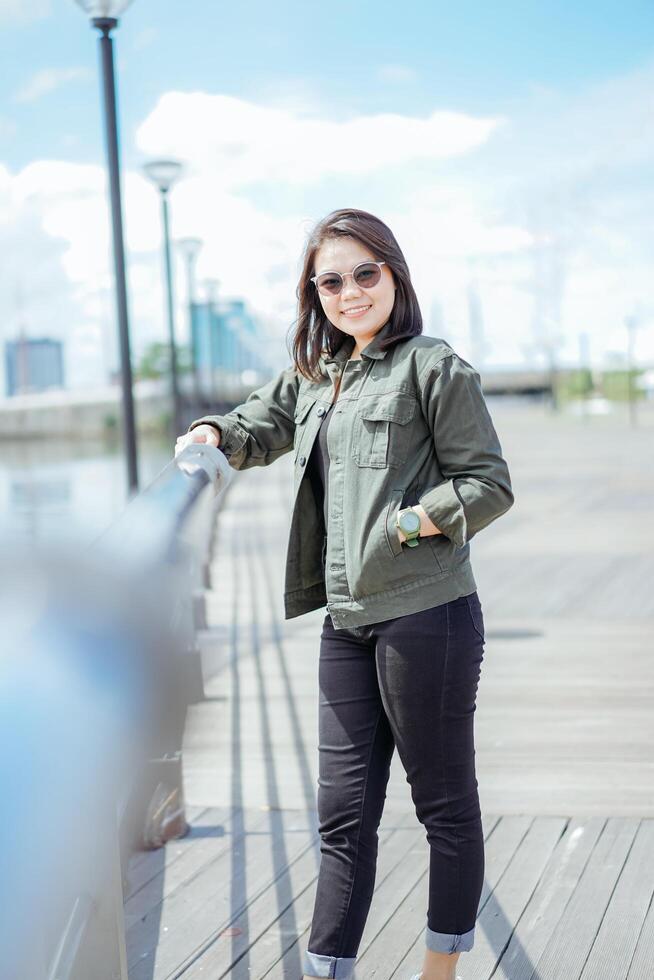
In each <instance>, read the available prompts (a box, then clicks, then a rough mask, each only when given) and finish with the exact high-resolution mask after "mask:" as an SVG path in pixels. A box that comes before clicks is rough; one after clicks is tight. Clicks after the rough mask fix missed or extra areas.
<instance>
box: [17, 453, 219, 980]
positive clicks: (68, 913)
mask: <svg viewBox="0 0 654 980" xmlns="http://www.w3.org/2000/svg"><path fill="white" fill-rule="evenodd" d="M232 476H233V470H231V469H230V467H229V464H228V462H227V459H226V457H225V456H224V455H223V453H222V452H220V450H218V449H215V448H213V447H211V446H206V445H203V444H193V445H191V446H188V447H187V448H186V449H184V450H183V451H182V452H181V453H180V454H179V456H177V457H176V458H175V459H174V460H171V462H170V463H169V464H168V465H167V466H166V467H165V468H164V469H163V470H162V472H161V473H160V474H159V476H158V477H157V478H156V479H155V481H154V482H153V483H152V484H151V485H150V486H149V487H147V488H146V489H145V490H144V491H143V492H141V493H140V494H138V495H137V496H136V497H134V498H133V499H132V500H131V501H130V503H129V504H128V505H127V507H126V508H125V510H124V511H123V513H122V514H121V516H120V517H119V519H118V520H116V521H115V522H114V523H113V524H112V525H111V527H110V528H109V529H108V530H107V531H106V532H105V533H104V534H103V535H101V537H100V538H98V539H97V540H96V541H95V542H94V543H93V545H92V546H91V547H90V548H86V549H84V550H83V549H80V548H79V547H78V548H75V547H74V543H71V545H70V546H66V547H65V548H64V547H62V545H61V544H57V545H56V546H53V545H46V546H44V547H42V548H38V549H35V547H34V545H33V544H30V547H29V549H28V548H27V547H22V548H20V547H18V546H17V545H16V544H15V542H13V543H12V545H11V546H8V547H6V548H3V549H2V550H1V552H0V631H1V634H2V647H1V650H2V653H1V659H0V775H1V777H2V786H3V790H4V792H3V803H2V809H1V812H2V816H1V817H0V841H1V844H0V846H1V848H2V852H1V853H2V855H3V860H2V862H1V864H2V875H1V876H0V958H1V960H2V971H1V973H2V977H3V980H26V978H28V977H29V980H106V978H115V980H127V960H126V951H125V935H124V917H123V890H122V884H123V877H124V873H125V869H126V864H127V862H128V860H129V858H130V855H132V854H133V853H134V851H136V850H138V849H142V848H155V847H159V846H161V845H162V844H163V843H164V842H165V841H166V840H168V839H170V838H172V837H179V836H183V835H184V834H185V833H186V831H187V829H188V826H187V823H186V818H185V813H184V797H183V782H182V767H181V747H182V738H183V731H184V721H185V717H186V711H187V708H188V705H189V704H190V703H192V702H194V701H197V700H200V699H201V698H202V697H203V686H202V672H201V664H200V658H199V653H198V649H197V643H196V627H197V624H198V622H200V623H201V622H202V620H203V618H204V616H203V597H204V591H205V589H206V588H207V587H208V585H209V577H210V576H209V561H210V555H211V549H212V534H213V529H214V527H215V523H216V522H215V511H216V509H217V507H219V506H220V505H221V503H222V497H223V493H224V491H225V489H226V487H227V486H228V484H229V482H230V480H231V478H232Z"/></svg>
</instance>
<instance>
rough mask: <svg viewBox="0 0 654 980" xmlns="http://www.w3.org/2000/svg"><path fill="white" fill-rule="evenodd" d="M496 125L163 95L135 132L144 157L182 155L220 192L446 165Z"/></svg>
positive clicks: (449, 117)
mask: <svg viewBox="0 0 654 980" xmlns="http://www.w3.org/2000/svg"><path fill="white" fill-rule="evenodd" d="M502 122H503V120H502V119H501V118H499V117H489V118H477V117H474V116H469V115H465V114H463V113H457V112H447V111H437V112H434V113H432V115H431V116H429V117H427V118H426V119H420V118H417V117H411V116H402V115H399V114H398V113H379V114H377V115H369V116H357V117H355V118H352V119H345V120H343V121H338V122H333V121H331V120H325V119H320V118H315V117H314V118H306V117H303V118H300V117H298V116H297V115H295V114H294V113H293V112H291V111H289V110H285V109H280V108H270V107H264V106H259V105H255V104H254V103H252V102H246V101H245V100H243V99H238V98H234V97H233V96H228V95H208V94H206V93H203V92H192V93H183V92H169V93H167V94H166V95H164V96H162V97H161V98H160V100H159V102H158V104H157V106H156V107H155V109H154V110H153V111H152V112H151V113H150V115H149V116H148V118H147V119H146V120H145V121H144V122H143V123H142V124H141V126H140V127H139V128H138V130H137V134H136V141H137V144H138V146H139V148H140V149H141V150H142V151H143V152H144V153H147V154H157V155H159V154H162V155H165V156H168V155H174V156H179V155H180V154H181V155H183V156H184V157H185V158H187V159H189V160H192V161H193V165H194V167H195V169H196V172H201V171H202V170H203V169H208V168H209V167H211V168H213V169H214V170H216V171H217V172H219V173H220V182H221V186H222V187H224V188H230V189H236V188H244V187H247V185H249V184H253V183H256V182H258V181H262V180H265V181H276V180H278V181H283V182H293V183H301V184H312V183H315V182H316V181H318V180H321V179H323V178H324V177H328V176H329V177H332V176H342V177H345V176H348V175H361V174H368V173H375V172H376V171H380V170H384V169H386V168H389V167H398V166H405V165H408V164H410V163H412V162H414V161H419V160H430V161H436V160H445V159H449V158H453V157H458V156H461V155H463V154H465V153H469V152H470V151H472V150H474V149H477V148H478V147H480V146H481V145H483V144H484V143H485V142H486V141H487V140H488V139H489V138H490V137H491V135H492V134H493V132H494V131H495V130H496V129H497V128H498V127H500V126H501V124H502Z"/></svg>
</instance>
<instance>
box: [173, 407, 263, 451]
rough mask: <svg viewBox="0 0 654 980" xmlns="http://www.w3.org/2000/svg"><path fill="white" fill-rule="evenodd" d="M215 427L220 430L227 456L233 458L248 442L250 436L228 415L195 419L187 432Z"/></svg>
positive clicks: (221, 441)
mask: <svg viewBox="0 0 654 980" xmlns="http://www.w3.org/2000/svg"><path fill="white" fill-rule="evenodd" d="M207 424H208V425H215V426H216V427H217V428H218V429H220V446H219V449H221V450H222V451H223V452H224V454H225V456H233V455H234V454H235V453H237V452H239V450H241V449H242V448H243V446H244V445H245V443H246V442H247V441H248V438H249V434H248V433H247V432H246V430H245V429H244V428H243V426H241V425H239V424H238V422H234V420H233V419H229V418H227V416H226V415H203V416H202V418H200V419H194V420H193V421H192V422H191V424H190V425H189V427H188V429H187V430H186V431H187V432H190V431H191V429H195V428H196V426H198V425H207Z"/></svg>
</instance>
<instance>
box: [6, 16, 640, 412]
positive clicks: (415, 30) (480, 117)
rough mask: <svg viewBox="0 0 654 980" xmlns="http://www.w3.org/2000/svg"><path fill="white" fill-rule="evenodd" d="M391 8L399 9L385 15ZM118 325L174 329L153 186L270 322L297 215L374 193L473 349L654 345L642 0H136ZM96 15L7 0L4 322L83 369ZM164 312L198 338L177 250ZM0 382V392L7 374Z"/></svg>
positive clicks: (526, 355) (108, 284)
mask: <svg viewBox="0 0 654 980" xmlns="http://www.w3.org/2000/svg"><path fill="white" fill-rule="evenodd" d="M398 9H399V10H400V14H398ZM114 37H115V45H116V47H115V54H116V61H117V75H118V86H119V111H120V121H121V127H122V129H121V142H122V146H121V156H122V163H123V168H124V169H123V193H124V199H123V205H124V217H125V227H126V246H127V258H128V263H129V271H128V276H129V305H130V319H131V329H132V345H133V351H134V354H135V356H138V353H139V351H141V350H142V349H143V348H144V347H145V346H146V345H147V344H148V343H150V342H152V341H153V340H163V339H165V318H164V300H163V295H162V282H161V258H160V222H159V209H158V200H157V197H156V194H155V192H154V191H153V189H152V187H151V186H150V184H149V183H148V182H147V181H146V180H145V179H144V178H143V177H142V176H141V171H140V168H141V165H142V163H143V162H144V161H145V160H147V159H149V158H151V157H153V156H159V155H166V156H168V155H170V156H174V157H177V158H180V159H182V160H184V161H185V162H186V165H187V172H186V174H187V175H186V179H185V180H184V181H183V182H180V184H179V185H178V186H177V187H176V188H175V189H174V191H173V193H172V195H171V212H172V214H171V217H172V230H173V237H183V236H187V235H193V236H199V237H201V238H202V239H204V241H205V247H204V250H203V252H202V253H201V255H200V258H199V262H198V279H199V280H200V282H201V281H202V279H203V278H206V277H212V278H217V279H218V280H219V281H220V286H219V291H220V294H221V295H223V296H227V297H237V296H242V297H243V298H244V299H246V301H247V302H248V304H249V306H250V307H251V309H252V310H253V312H254V313H255V314H257V315H258V316H259V317H260V318H261V320H262V322H263V324H264V326H265V327H266V328H267V331H268V334H269V336H270V338H271V341H270V343H269V345H268V349H267V353H268V357H269V359H270V361H271V363H273V364H274V366H276V367H281V366H283V365H284V364H286V363H288V361H289V357H288V353H287V348H286V336H287V334H288V331H289V328H290V327H291V325H292V322H293V319H294V316H295V286H296V283H297V276H298V273H299V267H300V258H301V252H302V248H303V245H304V240H305V236H306V234H307V232H308V230H309V229H310V227H311V226H312V225H313V223H314V222H315V221H316V220H318V219H319V218H320V217H322V216H323V215H324V214H326V213H327V212H328V211H330V210H332V209H334V208H338V207H345V206H349V207H360V208H364V209H366V210H369V211H372V212H374V213H376V214H378V215H379V216H380V217H381V218H382V219H383V220H385V221H386V222H387V223H388V224H389V225H390V227H391V228H392V230H393V231H394V232H395V234H396V236H397V238H398V241H399V243H400V246H401V248H402V249H403V251H404V253H405V256H406V258H407V260H408V263H409V267H410V269H411V273H412V278H413V280H414V283H415V286H416V290H417V292H418V297H419V300H420V304H421V308H422V312H423V316H424V320H425V331H426V332H428V333H432V334H435V335H438V336H442V337H444V338H445V339H446V340H447V341H448V342H449V343H451V344H452V345H453V346H454V347H455V349H457V351H459V353H461V354H462V356H463V357H466V358H468V359H470V360H471V361H472V363H473V364H475V365H476V366H478V367H479V368H481V369H483V367H484V366H494V365H495V366H500V365H506V366H509V365H515V366H521V365H527V364H534V365H538V364H542V363H543V362H544V361H543V345H542V343H540V342H539V339H540V340H541V341H542V340H547V337H548V336H549V337H550V338H552V337H553V338H554V341H555V342H557V340H558V339H560V345H559V346H558V347H557V349H558V352H559V353H558V357H559V360H560V362H561V363H562V364H574V363H576V362H577V361H578V359H579V351H580V347H581V346H582V344H583V343H584V341H583V340H582V334H585V335H586V336H587V343H588V348H589V351H590V356H591V361H592V363H593V365H594V366H597V367H600V366H605V365H607V366H608V364H610V363H617V362H618V360H619V355H620V352H624V351H626V343H627V338H626V329H625V325H624V319H625V317H626V316H629V315H637V316H638V317H639V321H640V327H639V329H638V332H637V342H636V356H637V360H638V362H639V363H642V364H646V363H654V295H653V288H652V272H651V270H652V267H653V264H654V240H653V236H652V232H651V226H652V214H653V213H654V208H653V205H654V183H653V178H652V174H653V173H654V168H653V163H654V159H653V158H654V133H653V127H652V99H653V95H652V93H654V5H652V4H651V3H649V2H647V3H645V2H642V3H627V4H624V3H623V4H618V3H617V2H604V3H595V4H592V5H586V4H584V5H581V4H577V5H570V4H569V3H563V2H554V3H549V4H548V5H546V6H545V5H540V4H527V5H524V4H518V3H515V2H512V3H503V4H499V5H495V6H490V5H482V4H480V3H470V2H468V3H465V2H464V3H461V4H458V5H456V6H454V5H449V4H448V5H446V4H440V3H433V2H432V3H423V2H421V3H409V4H404V5H402V6H401V8H398V6H397V4H395V3H389V2H381V3H380V2H376V3H373V2H369V0H363V2H360V3H357V4H352V3H348V4H345V3H342V2H336V3H333V4H331V5H330V6H329V8H327V9H324V10H314V9H312V8H307V6H306V5H305V4H301V3H299V2H296V0H292V2H285V3H283V4H280V5H276V6H271V5H270V4H267V3H262V2H260V0H255V2H251V3H249V4H247V5H246V6H245V5H243V6H241V7H239V6H237V5H235V4H225V5H220V4H216V3H208V2H206V0H202V2H197V3H194V4H190V5H185V6H184V7H183V8H182V7H181V6H180V4H179V3H176V4H173V3H171V2H170V0H166V2H164V3H158V4H156V5H155V4H153V3H152V2H146V0H134V2H133V3H132V4H131V6H129V7H128V8H127V10H126V11H125V13H124V15H123V17H122V18H121V23H120V26H119V28H118V30H117V31H116V32H115V35H114ZM97 54H98V53H97V32H95V31H93V30H91V28H90V26H89V24H88V22H87V19H86V16H85V15H84V13H83V12H82V10H81V9H80V8H79V7H78V6H77V5H76V4H75V3H73V0H33V2H32V3H31V4H29V5H26V4H24V3H23V2H20V0H0V59H1V60H2V64H3V73H2V79H1V81H0V248H1V249H2V267H3V274H2V276H1V277H0V309H1V311H2V318H1V320H0V323H1V324H2V326H1V327H0V340H5V339H8V338H11V337H14V336H15V335H16V332H17V330H18V328H19V326H20V325H23V326H24V327H25V329H26V331H27V333H28V334H29V335H30V336H41V335H47V336H55V337H59V338H60V339H63V340H65V341H66V350H67V364H66V375H67V377H68V378H70V383H71V384H72V385H73V386H80V385H83V384H96V383H100V382H102V381H104V379H105V377H106V375H107V372H108V370H109V369H110V368H112V367H113V366H115V362H116V359H117V348H116V336H115V334H116V328H115V318H114V305H113V303H114V300H113V292H112V266H111V252H110V236H109V216H108V205H107V200H106V196H105V160H104V144H103V132H102V117H101V109H100V81H99V71H98V63H97ZM175 287H176V300H177V307H178V317H177V321H178V323H177V325H178V332H179V340H180V342H186V341H187V340H188V335H187V318H186V312H185V302H186V287H185V276H184V268H183V263H182V262H181V261H178V262H177V263H176V279H175ZM2 393H3V392H2V391H1V390H0V394H2Z"/></svg>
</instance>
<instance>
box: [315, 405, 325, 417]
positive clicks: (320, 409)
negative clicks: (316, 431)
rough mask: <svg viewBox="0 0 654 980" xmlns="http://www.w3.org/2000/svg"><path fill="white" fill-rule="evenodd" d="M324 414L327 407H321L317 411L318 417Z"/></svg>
mask: <svg viewBox="0 0 654 980" xmlns="http://www.w3.org/2000/svg"><path fill="white" fill-rule="evenodd" d="M324 414H325V406H324V405H321V406H320V408H317V409H316V415H324Z"/></svg>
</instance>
